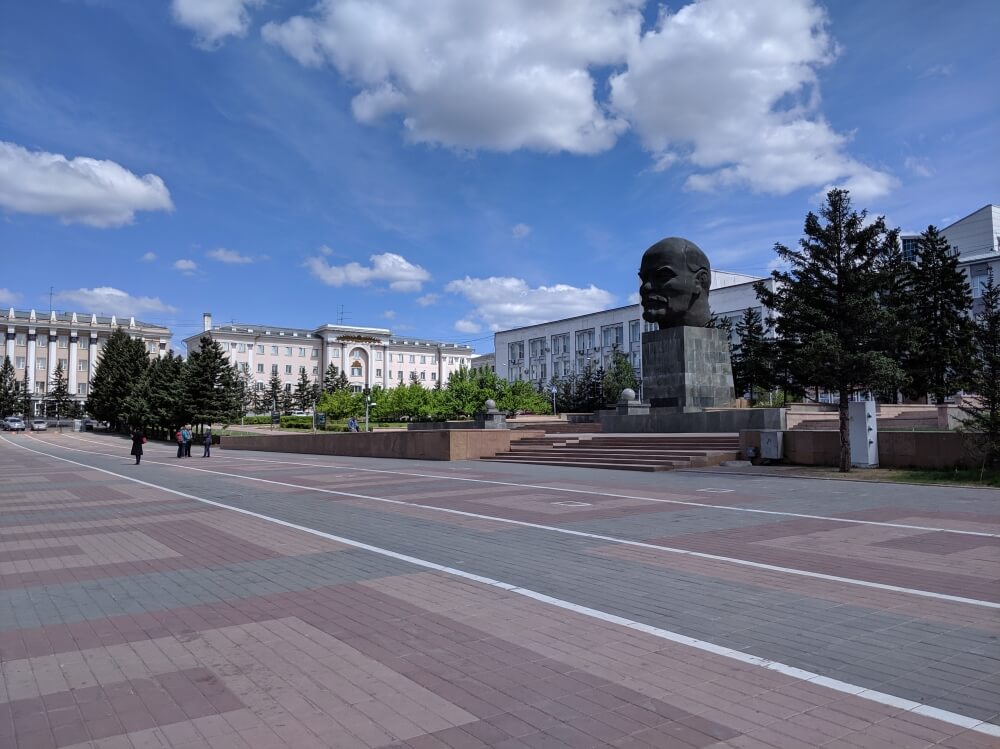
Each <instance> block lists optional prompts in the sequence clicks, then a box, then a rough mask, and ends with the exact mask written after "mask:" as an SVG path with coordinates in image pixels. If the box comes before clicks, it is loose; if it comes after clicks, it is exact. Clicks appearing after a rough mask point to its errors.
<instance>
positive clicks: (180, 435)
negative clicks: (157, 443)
mask: <svg viewBox="0 0 1000 749" xmlns="http://www.w3.org/2000/svg"><path fill="white" fill-rule="evenodd" d="M174 437H175V438H176V439H177V457H178V458H183V457H184V427H181V428H179V429H178V430H177V434H176V435H174Z"/></svg>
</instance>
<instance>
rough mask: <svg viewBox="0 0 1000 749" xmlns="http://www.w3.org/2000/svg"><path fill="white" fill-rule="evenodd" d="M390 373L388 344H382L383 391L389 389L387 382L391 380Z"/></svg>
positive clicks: (390, 364) (390, 363)
mask: <svg viewBox="0 0 1000 749" xmlns="http://www.w3.org/2000/svg"><path fill="white" fill-rule="evenodd" d="M391 371H392V362H391V361H389V344H387V343H383V344H382V387H383V388H385V389H388V388H389V380H390V379H392V378H391V376H390V372H391Z"/></svg>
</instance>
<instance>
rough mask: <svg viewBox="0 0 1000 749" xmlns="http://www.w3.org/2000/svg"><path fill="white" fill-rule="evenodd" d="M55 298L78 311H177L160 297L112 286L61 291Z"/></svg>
mask: <svg viewBox="0 0 1000 749" xmlns="http://www.w3.org/2000/svg"><path fill="white" fill-rule="evenodd" d="M53 299H54V300H55V301H57V302H59V303H61V304H64V305H65V306H67V307H71V308H73V309H74V310H75V311H76V312H87V313H104V314H108V315H119V316H123V317H131V316H133V315H134V316H136V317H139V316H141V315H150V314H168V313H172V312H176V311H177V308H176V307H172V306H170V305H169V304H164V303H163V302H162V301H160V298H159V297H149V296H132V295H131V294H129V293H128V292H125V291H122V290H121V289H115V288H113V287H111V286H99V287H97V288H94V289H69V290H66V291H60V292H57V293H56V294H55V296H54V297H53Z"/></svg>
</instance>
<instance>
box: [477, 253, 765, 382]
mask: <svg viewBox="0 0 1000 749" xmlns="http://www.w3.org/2000/svg"><path fill="white" fill-rule="evenodd" d="M758 281H763V282H764V284H765V285H767V286H768V287H769V288H772V289H773V288H774V287H773V284H774V282H773V281H772V280H771V279H762V278H760V277H758V276H749V275H746V274H743V273H729V272H726V271H712V286H711V294H710V295H709V298H708V301H709V306H710V307H711V310H712V314H713V315H715V316H716V317H719V318H729V319H730V320H731V321H732V322H733V323H734V327H735V323H736V322H738V320H739V319H740V318H741V317H742V316H743V312H744V310H746V309H747V308H748V307H753V308H756V309H757V311H758V312H760V313H761V318H762V319H763V318H766V317H767V312H766V310H764V309H763V308H762V307H761V304H760V302H759V301H758V300H757V295H756V293H755V292H754V290H753V285H754V284H755V283H756V282H758ZM655 329H656V325H655V323H648V322H646V321H645V320H643V319H642V306H641V305H639V304H631V305H629V306H627V307H616V308H614V309H609V310H602V311H600V312H593V313H591V314H588V315H578V316H576V317H570V318H566V319H564V320H553V321H552V322H546V323H539V324H538V325H529V326H526V327H523V328H514V329H512V330H504V331H500V332H498V333H496V334H495V335H494V338H493V342H494V346H495V351H494V360H493V361H492V362H490V365H491V366H494V367H495V371H496V373H497V374H498V375H499V376H500V377H501V378H503V379H506V380H507V381H508V382H513V381H514V380H527V381H529V382H534V383H541V384H543V385H545V384H547V383H549V382H550V381H551V380H552V378H553V377H556V378H560V377H567V376H569V375H573V374H580V373H581V372H583V371H584V369H586V367H587V366H588V365H590V366H600V367H603V368H604V369H607V368H608V366H609V365H610V364H611V357H612V355H613V354H614V352H615V351H621V352H622V353H624V354H625V355H626V356H627V357H628V358H629V361H630V362H631V364H632V367H633V368H634V369H635V370H636V373H637V375H638V376H639V377H640V378H641V377H642V333H643V331H646V330H655ZM733 338H734V343H735V342H738V336H737V335H736V333H735V330H734V334H733Z"/></svg>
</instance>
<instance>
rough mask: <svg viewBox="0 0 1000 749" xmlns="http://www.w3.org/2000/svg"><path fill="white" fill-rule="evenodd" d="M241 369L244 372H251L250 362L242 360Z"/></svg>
mask: <svg viewBox="0 0 1000 749" xmlns="http://www.w3.org/2000/svg"><path fill="white" fill-rule="evenodd" d="M240 371H241V372H243V374H248V373H249V372H250V363H249V362H245V361H244V362H240Z"/></svg>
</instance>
